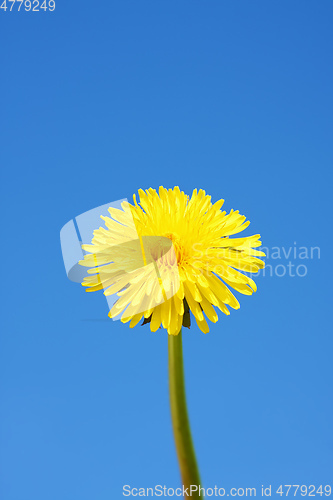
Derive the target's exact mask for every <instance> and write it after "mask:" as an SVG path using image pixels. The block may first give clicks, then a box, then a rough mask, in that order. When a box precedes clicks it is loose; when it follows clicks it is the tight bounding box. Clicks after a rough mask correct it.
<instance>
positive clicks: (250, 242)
mask: <svg viewBox="0 0 333 500" xmlns="http://www.w3.org/2000/svg"><path fill="white" fill-rule="evenodd" d="M139 196H140V200H139V204H138V203H137V201H136V197H135V195H134V196H133V199H134V205H131V204H129V203H128V202H123V203H122V210H119V209H115V208H109V213H110V215H111V218H110V217H103V216H102V219H103V220H104V222H105V225H106V229H105V228H102V227H100V228H99V229H97V230H95V231H94V237H93V239H92V244H91V245H83V249H84V250H86V251H88V252H89V254H87V255H85V257H84V260H82V261H80V264H81V265H83V266H87V267H91V269H89V270H88V273H89V274H90V275H91V276H88V277H87V278H85V279H84V280H83V283H82V285H83V286H86V287H87V291H95V290H102V289H104V294H105V295H113V294H117V296H118V297H119V298H118V300H117V301H116V302H115V304H114V305H113V307H112V309H111V310H110V312H109V316H110V317H112V318H113V317H116V316H118V315H119V314H121V320H122V321H123V322H127V321H130V327H133V326H135V325H136V324H137V323H138V322H139V321H140V320H141V319H142V318H144V323H150V328H151V330H152V331H156V330H157V329H158V328H159V327H160V326H161V325H162V326H163V327H164V328H166V329H167V331H168V333H169V334H171V335H177V334H178V332H179V331H180V329H181V326H182V325H184V326H189V325H190V311H191V312H192V313H193V315H194V317H195V319H196V322H197V324H198V326H199V328H200V329H201V330H202V331H203V332H204V333H207V332H208V331H209V327H208V324H207V322H206V319H205V317H204V314H205V315H206V316H207V318H208V319H210V320H211V321H213V322H214V323H215V322H216V321H217V320H218V315H217V313H216V311H215V309H214V307H213V306H215V307H217V308H218V309H220V311H222V312H223V313H225V314H230V312H229V309H228V308H227V305H228V306H230V307H232V308H233V309H238V308H239V302H238V300H237V299H236V297H235V296H234V295H233V294H232V293H231V291H230V290H229V288H228V286H230V287H232V288H234V289H235V290H237V291H238V292H240V293H243V294H245V295H251V294H252V293H253V291H256V285H255V283H254V281H253V280H252V279H251V278H250V277H249V276H247V275H245V274H243V273H241V272H239V271H245V272H247V273H256V272H257V271H258V270H259V269H260V268H263V267H264V262H263V261H262V260H260V259H258V258H257V257H258V256H264V255H265V254H264V253H263V252H261V251H259V250H255V249H254V248H255V247H258V246H260V245H261V241H260V235H259V234H256V235H254V236H247V237H243V238H230V236H232V235H234V234H236V233H239V232H241V231H243V230H244V229H245V228H247V227H248V225H249V221H247V222H245V216H243V215H240V214H239V212H238V210H237V211H234V210H231V211H230V213H229V214H227V213H226V212H222V211H221V207H222V205H223V201H224V200H220V201H218V202H216V203H215V204H212V203H211V197H210V196H208V195H206V193H205V191H203V190H199V191H197V190H196V189H195V190H194V191H193V193H192V196H191V198H190V199H189V197H188V196H187V195H185V194H184V193H183V192H182V191H180V189H179V187H178V186H176V187H175V188H174V189H169V190H167V189H165V188H163V187H160V188H159V193H157V192H156V191H155V190H154V189H151V188H150V189H148V190H146V191H143V190H139ZM227 285H228V286H227Z"/></svg>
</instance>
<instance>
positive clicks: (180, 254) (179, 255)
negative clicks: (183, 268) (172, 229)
mask: <svg viewBox="0 0 333 500" xmlns="http://www.w3.org/2000/svg"><path fill="white" fill-rule="evenodd" d="M164 237H165V238H169V240H171V241H172V244H173V248H174V250H175V253H176V259H177V263H178V264H180V263H181V262H182V261H183V260H184V258H185V250H184V247H183V246H182V244H181V242H180V239H179V237H178V236H177V235H176V234H174V233H167V234H165V235H164Z"/></svg>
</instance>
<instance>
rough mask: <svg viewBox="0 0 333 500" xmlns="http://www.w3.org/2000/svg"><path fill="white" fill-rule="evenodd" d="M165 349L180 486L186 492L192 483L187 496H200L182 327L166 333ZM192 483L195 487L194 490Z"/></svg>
mask: <svg viewBox="0 0 333 500" xmlns="http://www.w3.org/2000/svg"><path fill="white" fill-rule="evenodd" d="M168 351H169V392H170V406H171V418H172V426H173V433H174V437H175V443H176V450H177V455H178V462H179V467H180V473H181V478H182V482H183V485H184V488H188V494H190V487H191V485H192V497H191V498H193V499H196V498H203V495H199V486H200V477H199V470H198V465H197V461H196V458H195V452H194V446H193V442H192V436H191V429H190V423H189V419H188V414H187V406H186V396H185V382H184V368H183V348H182V330H180V332H179V333H178V335H168ZM194 485H196V486H197V487H198V491H196V492H195V491H194V490H195V488H194Z"/></svg>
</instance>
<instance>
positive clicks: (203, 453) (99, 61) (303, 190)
mask: <svg viewBox="0 0 333 500" xmlns="http://www.w3.org/2000/svg"><path fill="white" fill-rule="evenodd" d="M16 8H17V7H14V10H15V9H16ZM332 17H333V4H332V2H331V1H328V0H321V1H320V2H315V1H308V0H302V1H299V0H293V1H292V2H289V1H286V0H281V1H272V0H269V1H268V0H265V1H263V0H252V1H250V0H237V1H235V0H233V1H231V0H209V1H199V0H191V1H188V0H186V1H184V0H182V1H179V2H171V1H165V0H161V1H156V0H154V1H147V0H140V1H137V0H136V1H133V0H126V1H122V2H120V1H118V2H115V1H100V2H91V1H89V2H88V1H86V0H80V1H78V0H71V1H70V2H68V1H67V2H64V1H56V10H55V12H53V13H44V12H24V11H21V12H19V13H17V12H9V10H7V12H4V11H3V10H1V11H0V37H1V56H0V58H1V81H0V101H1V102H0V109H1V112H0V113H1V123H2V130H1V138H0V141H1V149H0V160H1V168H2V174H1V176H2V183H1V205H2V209H1V214H2V223H1V228H2V245H1V247H2V255H3V256H2V277H3V278H2V286H1V288H2V292H1V295H2V299H1V307H2V314H1V324H2V333H1V353H0V377H1V413H0V420H1V430H0V432H1V435H0V439H1V451H0V462H1V463H0V466H1V479H0V497H1V498H2V499H3V500H60V499H61V500H95V499H96V500H107V499H116V500H117V499H121V498H124V497H122V486H123V485H124V484H129V485H131V486H133V487H134V486H142V487H148V486H154V485H155V484H162V485H164V484H165V485H168V486H169V487H177V486H178V485H179V483H180V478H179V472H178V465H177V460H176V454H175V449H174V443H173V436H172V430H171V423H170V417H169V401H168V381H167V336H166V333H165V332H164V331H162V330H161V331H160V332H158V333H155V334H152V333H150V331H149V329H148V328H147V327H140V326H138V327H136V328H135V329H134V330H130V329H129V328H128V326H127V325H122V324H120V323H119V322H112V321H111V320H108V319H107V316H106V315H107V307H106V301H105V299H104V297H103V295H102V294H101V293H100V294H98V293H96V294H85V293H84V290H83V289H82V287H81V286H80V285H78V284H75V283H72V282H70V281H69V280H68V279H67V276H66V273H65V270H64V266H63V261H62V255H61V249H60V243H59V232H60V229H61V227H62V226H63V225H64V224H65V223H66V222H67V221H69V220H70V219H73V217H75V216H77V215H79V214H80V213H82V212H85V211H86V210H89V209H91V208H95V207H97V206H99V205H103V204H105V203H108V202H110V201H114V200H119V199H120V198H131V196H132V194H133V193H134V192H136V191H137V189H138V188H140V187H141V188H149V187H155V188H157V187H158V186H159V185H164V186H166V187H173V186H174V185H179V186H180V187H181V189H183V190H184V191H185V192H187V193H191V191H192V189H193V188H195V187H198V188H203V189H205V190H206V191H207V192H208V193H209V194H210V195H212V198H213V200H214V201H216V200H218V199H220V198H224V199H225V200H226V202H225V207H226V209H227V210H230V209H231V208H234V209H239V210H240V212H241V213H243V214H245V215H246V216H247V217H248V218H249V219H250V220H251V226H250V228H249V229H248V230H247V231H246V234H247V235H249V234H253V233H254V234H255V233H258V232H259V233H261V235H262V241H263V245H264V246H265V247H268V248H270V249H271V248H272V247H275V246H279V247H284V248H285V249H286V251H288V248H289V247H291V246H292V247H293V246H294V242H296V246H297V248H299V247H300V246H305V247H308V248H309V247H311V246H316V247H320V252H321V253H320V259H318V257H317V254H316V258H314V259H312V260H311V259H309V260H302V259H299V257H297V258H296V259H295V258H294V256H293V254H292V256H290V257H289V258H288V259H286V258H285V257H283V256H281V257H283V258H281V259H280V260H278V259H276V260H274V259H271V258H270V259H267V264H270V265H273V266H276V265H278V264H281V265H287V264H288V262H289V261H291V263H292V265H293V266H297V265H302V264H306V266H307V275H306V276H304V277H297V276H296V277H291V276H285V277H277V276H275V275H274V276H268V275H266V276H259V277H258V279H257V282H258V292H257V293H256V294H255V295H254V296H252V297H246V296H241V297H240V300H241V308H240V310H238V311H232V313H231V315H230V316H229V317H225V316H223V317H220V320H219V322H218V323H217V324H216V325H215V326H214V325H213V326H212V328H211V332H210V333H209V334H208V335H204V334H202V333H201V332H200V331H199V330H198V328H197V327H196V326H193V328H191V330H190V331H189V332H188V331H185V333H184V350H185V364H186V382H187V392H188V400H189V410H190V415H191V422H192V427H193V434H194V440H195V445H196V449H197V454H198V459H199V465H200V469H201V475H202V479H203V483H204V485H205V486H207V487H208V486H214V485H215V484H216V485H218V486H224V487H226V488H229V487H230V488H231V487H256V488H258V494H257V495H258V496H259V494H260V491H259V490H260V488H261V485H262V484H263V485H265V486H268V485H269V484H272V485H273V491H274V488H278V486H279V485H280V484H306V485H309V484H314V485H316V486H319V485H320V484H323V485H325V484H328V483H331V484H332V483H333V474H332V471H333V434H332V421H333V405H332V380H333V377H332V375H333V373H332V344H333V342H332V320H331V317H332V312H331V310H332V293H331V291H332V285H331V279H332V274H331V265H332V263H331V258H330V257H331V253H330V252H331V250H330V249H331V246H332V236H331V235H332V231H331V217H332V210H331V205H332V111H333V109H332V108H333V107H332V86H333V78H332V76H333V74H332V73H333V72H332ZM273 270H275V267H273ZM281 272H282V268H279V269H278V273H281ZM294 272H295V267H294V268H293V273H294ZM301 273H303V268H302V270H301ZM272 496H273V497H274V495H272Z"/></svg>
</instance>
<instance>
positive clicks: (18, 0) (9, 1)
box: [0, 0, 55, 12]
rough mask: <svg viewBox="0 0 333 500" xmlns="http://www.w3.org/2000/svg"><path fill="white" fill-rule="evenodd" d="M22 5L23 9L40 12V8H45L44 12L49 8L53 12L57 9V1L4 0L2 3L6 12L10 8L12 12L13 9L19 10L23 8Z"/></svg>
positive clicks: (1, 7) (1, 6) (0, 6)
mask: <svg viewBox="0 0 333 500" xmlns="http://www.w3.org/2000/svg"><path fill="white" fill-rule="evenodd" d="M0 1H1V0H0ZM22 5H23V7H22ZM14 6H15V7H14ZM21 7H22V10H26V11H29V10H31V11H32V12H39V11H40V10H43V11H44V12H46V11H47V10H49V11H50V12H53V11H54V9H55V1H54V0H49V1H46V0H44V1H43V2H39V1H38V0H33V1H32V2H31V1H30V0H4V1H3V2H2V4H1V5H0V9H2V10H3V11H5V12H6V11H7V10H9V12H12V11H13V10H17V11H18V12H19V11H20V10H21Z"/></svg>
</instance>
